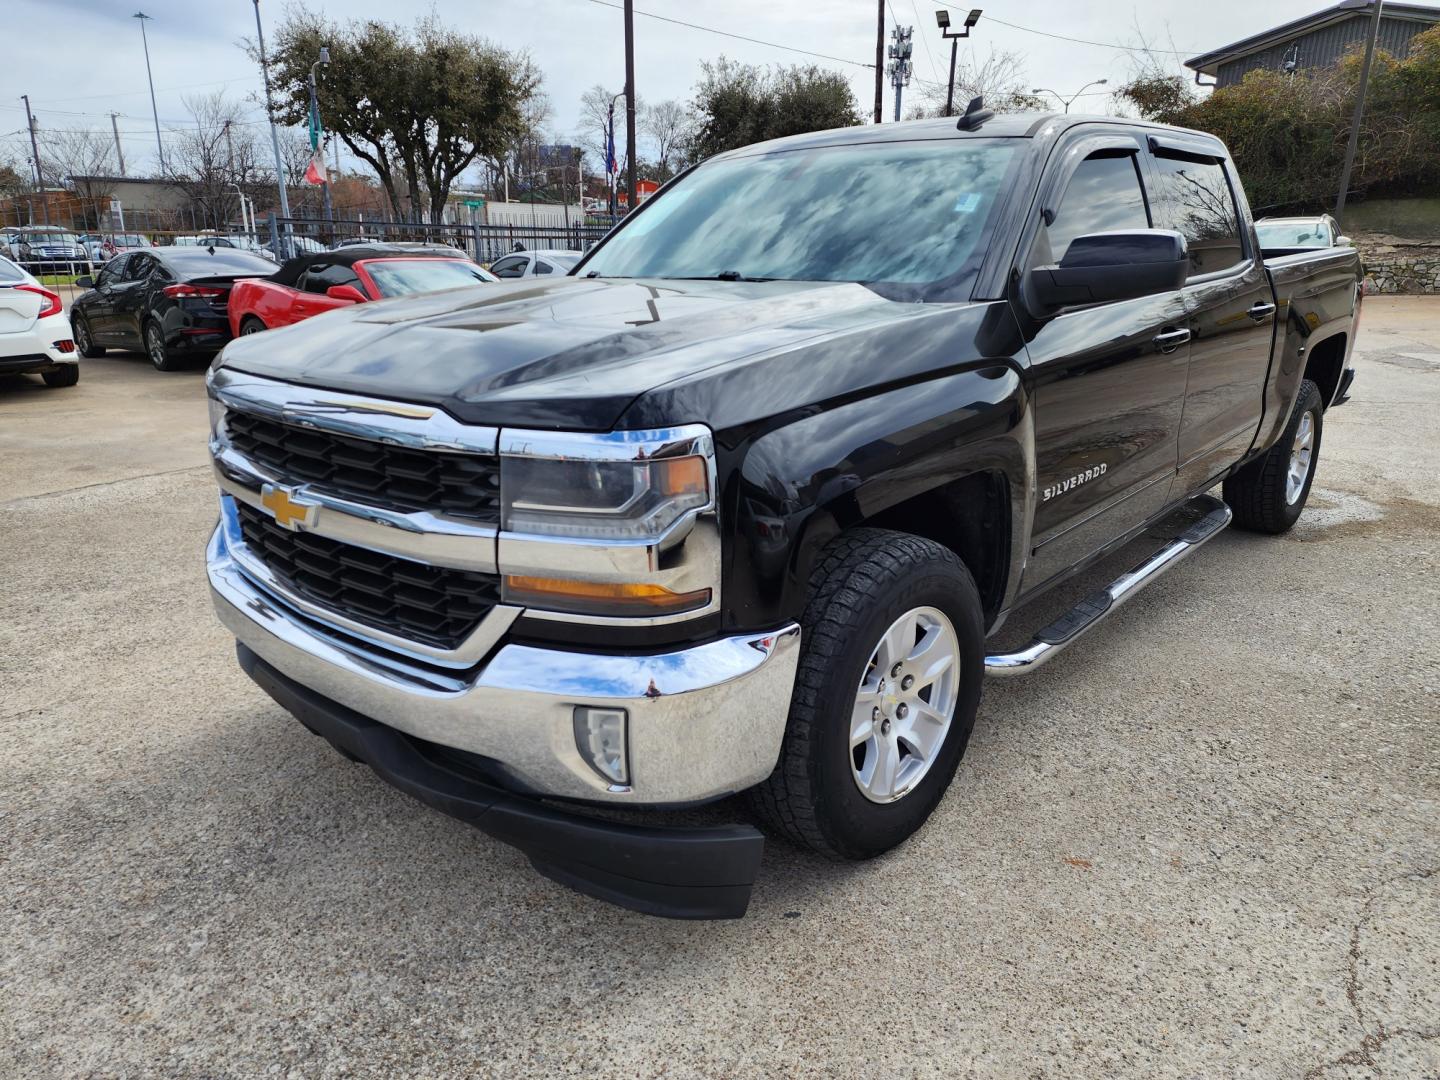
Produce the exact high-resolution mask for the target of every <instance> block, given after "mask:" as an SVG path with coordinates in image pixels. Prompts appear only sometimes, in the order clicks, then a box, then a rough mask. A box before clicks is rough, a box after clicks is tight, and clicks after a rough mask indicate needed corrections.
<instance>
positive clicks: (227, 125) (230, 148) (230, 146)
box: [166, 91, 260, 228]
mask: <svg viewBox="0 0 1440 1080" xmlns="http://www.w3.org/2000/svg"><path fill="white" fill-rule="evenodd" d="M182 101H183V102H184V104H185V109H186V111H187V112H189V114H190V120H191V123H190V124H189V125H186V126H184V127H179V128H172V129H171V130H172V133H173V134H174V136H175V138H174V139H173V140H172V141H171V145H170V152H169V154H168V155H167V156H166V164H167V165H168V166H169V167H170V170H171V173H172V176H171V178H170V179H171V181H172V182H173V183H174V184H176V186H178V187H180V188H181V189H182V190H184V191H185V192H186V193H187V194H188V195H189V196H190V197H191V199H193V200H194V202H195V207H196V209H197V211H199V213H200V215H201V216H202V217H203V218H204V220H205V221H206V222H207V223H208V224H210V225H213V226H214V227H216V228H221V227H223V226H224V224H225V223H226V222H227V221H229V220H230V219H232V218H238V217H239V216H240V209H239V208H240V201H239V196H238V195H237V194H236V192H235V187H234V185H236V184H244V183H247V182H248V183H250V184H252V185H253V184H254V182H255V181H257V180H259V179H260V175H259V174H260V169H259V166H258V161H259V155H258V149H259V147H258V142H257V139H256V136H255V134H254V132H253V129H252V128H251V127H250V126H249V125H248V124H247V123H246V122H245V121H244V120H243V119H242V118H241V115H240V111H239V108H238V106H237V105H236V104H235V103H234V102H232V101H231V100H230V99H229V98H228V97H226V95H225V92H224V91H216V92H215V93H213V94H200V95H196V96H193V97H186V98H183V99H182Z"/></svg>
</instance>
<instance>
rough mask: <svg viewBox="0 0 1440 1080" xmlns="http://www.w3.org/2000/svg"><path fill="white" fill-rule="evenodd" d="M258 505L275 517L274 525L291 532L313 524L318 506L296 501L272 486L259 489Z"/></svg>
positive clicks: (287, 493) (288, 494)
mask: <svg viewBox="0 0 1440 1080" xmlns="http://www.w3.org/2000/svg"><path fill="white" fill-rule="evenodd" d="M260 504H261V505H262V506H264V507H265V509H266V510H269V511H270V513H272V514H274V515H275V524H277V525H279V526H280V527H281V528H285V529H289V530H290V531H291V532H299V531H300V530H301V529H306V528H309V527H310V526H312V525H314V524H315V514H316V512H317V511H318V510H319V509H320V507H319V505H318V504H316V503H312V502H305V501H304V500H303V499H297V498H296V497H295V496H294V495H291V494H290V492H288V491H286V490H285V489H284V488H282V487H276V486H275V485H274V484H265V485H263V486H262V487H261V488H260Z"/></svg>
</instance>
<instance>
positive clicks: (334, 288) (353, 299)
mask: <svg viewBox="0 0 1440 1080" xmlns="http://www.w3.org/2000/svg"><path fill="white" fill-rule="evenodd" d="M325 295H326V296H328V297H330V299H331V300H345V301H348V302H349V303H351V304H363V303H365V301H367V300H369V299H370V298H369V297H368V296H366V295H365V294H364V293H362V292H361V291H360V290H359V289H357V288H356V287H355V286H354V285H331V286H330V287H329V288H328V289H326V290H325Z"/></svg>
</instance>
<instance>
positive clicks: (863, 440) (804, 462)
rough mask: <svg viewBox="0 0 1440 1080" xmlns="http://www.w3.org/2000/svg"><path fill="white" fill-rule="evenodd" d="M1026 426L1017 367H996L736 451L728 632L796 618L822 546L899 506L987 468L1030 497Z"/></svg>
mask: <svg viewBox="0 0 1440 1080" xmlns="http://www.w3.org/2000/svg"><path fill="white" fill-rule="evenodd" d="M1027 421H1028V410H1027V401H1026V397H1025V393H1024V388H1023V383H1022V380H1021V377H1020V375H1019V373H1018V371H1017V370H1016V368H1015V367H1014V366H1012V365H1011V364H1007V363H1000V362H993V361H992V362H987V363H985V364H983V365H982V366H976V367H973V368H969V369H965V370H962V371H959V372H956V373H953V374H949V375H945V376H941V377H938V378H934V379H929V380H926V381H923V382H916V383H912V384H910V385H907V386H901V387H897V388H894V389H890V390H887V391H884V392H882V393H879V394H876V395H874V396H870V397H866V398H863V399H860V400H856V401H851V402H849V403H846V404H843V405H839V406H837V407H835V408H831V409H826V410H824V411H819V412H812V413H810V414H808V415H804V416H802V417H800V418H799V419H796V420H794V421H793V422H791V423H788V424H786V425H785V426H783V427H780V428H777V429H774V430H771V431H768V432H765V433H764V434H762V435H760V436H758V437H757V438H755V439H754V440H753V441H752V442H749V443H748V444H745V445H743V446H742V447H740V448H738V451H739V453H740V454H741V460H740V463H739V466H738V468H737V469H735V470H734V472H733V473H731V474H730V475H731V476H732V480H731V486H732V487H733V490H731V491H729V492H727V493H726V496H727V498H726V502H727V505H729V506H730V507H731V508H732V516H731V520H732V521H733V522H734V523H735V524H734V528H733V529H732V530H731V536H732V537H733V543H731V544H730V545H729V551H728V554H727V558H726V568H725V583H724V588H723V592H722V595H723V596H724V598H725V601H724V602H725V621H726V623H727V625H732V626H760V627H763V626H771V625H776V624H779V623H781V622H785V621H789V620H795V619H798V618H799V617H800V615H801V612H802V610H803V608H804V605H805V594H806V587H807V583H808V581H809V577H810V574H811V571H812V569H813V568H814V564H815V560H816V557H817V555H818V553H819V552H820V551H821V550H822V549H823V548H824V546H825V545H826V544H827V543H828V542H829V541H830V540H831V539H833V538H834V537H835V536H836V535H838V534H839V533H840V532H842V531H843V530H845V529H848V528H853V527H854V526H857V525H861V524H864V523H865V522H866V521H869V520H871V519H873V518H875V517H877V516H879V515H880V514H883V513H884V512H885V511H887V510H889V509H891V508H892V507H895V506H898V505H899V504H901V503H903V502H906V501H908V500H910V499H914V498H916V497H918V496H923V495H925V494H926V493H927V492H931V491H935V490H936V489H938V488H941V487H943V486H944V485H946V484H949V483H951V482H953V481H955V480H959V479H961V478H963V477H965V476H969V475H972V474H974V473H977V472H983V471H997V472H1000V473H1002V474H1003V475H1004V476H1005V477H1006V479H1007V480H1008V482H1009V486H1010V490H1011V491H1012V492H1017V493H1019V492H1023V491H1025V490H1027V487H1026V484H1027V482H1028V477H1029V472H1030V470H1029V465H1028V460H1029V457H1028V454H1027V447H1028V443H1027V440H1026V438H1025V431H1026V424H1027ZM1023 513H1024V500H1023V499H1014V500H1012V515H1016V518H1015V519H1014V520H1012V522H1011V533H1010V535H1011V537H1012V544H1021V545H1022V547H1023V542H1024V540H1023V538H1024V537H1025V536H1026V535H1027V534H1028V529H1026V528H1025V527H1024V523H1023V521H1022V520H1019V518H1023ZM1012 554H1013V552H1012ZM1011 565H1012V566H1018V565H1019V562H1015V561H1012V563H1011Z"/></svg>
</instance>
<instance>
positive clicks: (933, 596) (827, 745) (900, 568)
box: [754, 529, 984, 859]
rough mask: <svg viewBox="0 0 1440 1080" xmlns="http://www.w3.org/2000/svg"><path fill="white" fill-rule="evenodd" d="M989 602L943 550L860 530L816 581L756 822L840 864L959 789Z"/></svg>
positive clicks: (839, 543)
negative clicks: (954, 786) (953, 787)
mask: <svg viewBox="0 0 1440 1080" xmlns="http://www.w3.org/2000/svg"><path fill="white" fill-rule="evenodd" d="M983 640H984V634H983V630H982V618H981V611H980V598H979V594H978V593H977V592H976V589H975V583H974V581H973V580H972V579H971V577H970V573H969V571H968V570H966V569H965V566H964V565H963V564H962V563H961V562H960V560H959V559H958V558H957V557H956V556H955V554H954V553H953V552H951V551H950V550H948V549H947V548H944V547H942V546H941V545H939V544H936V543H934V542H933V541H930V540H925V539H922V538H921V537H918V536H912V535H909V534H908V533H898V532H887V531H882V530H879V529H856V530H854V531H852V532H849V533H846V534H845V535H844V536H842V537H840V538H839V539H838V540H836V541H835V542H834V543H833V544H832V545H831V546H830V547H829V548H828V549H827V550H826V553H825V555H824V556H823V557H822V559H821V561H820V563H819V565H818V566H817V568H816V570H815V573H814V574H813V575H812V577H811V582H810V600H809V602H808V604H807V605H806V609H805V614H804V616H803V618H802V630H801V648H802V650H803V651H802V655H801V658H800V665H799V670H798V672H797V674H796V683H795V695H794V698H793V700H792V702H791V706H790V720H789V724H788V726H787V728H786V733H785V738H784V742H783V744H782V746H781V751H780V760H779V762H778V763H777V765H776V767H775V771H774V772H773V773H772V774H771V776H770V778H769V779H768V780H766V781H765V783H763V784H762V785H760V786H759V787H758V788H756V789H755V793H754V801H755V804H756V807H757V810H758V812H759V814H760V816H761V817H762V818H763V819H764V820H765V821H766V822H767V823H768V824H770V825H771V826H772V827H773V828H775V829H776V830H777V831H779V832H781V833H783V834H784V835H786V836H787V837H789V838H790V839H792V840H794V841H796V842H797V843H800V844H803V845H804V846H806V847H809V848H811V849H813V850H815V851H817V852H819V853H821V854H823V855H827V856H829V857H830V858H834V859H867V858H870V857H871V856H874V855H879V854H880V853H881V852H884V851H888V850H889V849H890V848H892V847H894V846H895V845H897V844H899V843H901V842H902V841H904V840H905V839H906V838H907V837H909V836H910V835H911V834H912V833H913V832H915V831H916V830H917V829H918V828H920V826H921V825H923V824H924V822H925V819H926V818H928V817H929V816H930V813H931V811H932V810H934V808H935V806H936V804H937V803H939V801H940V798H941V796H943V795H944V794H945V789H946V788H947V787H949V785H950V780H951V778H952V777H953V776H954V775H955V769H956V767H957V766H958V765H959V763H960V757H961V755H962V754H964V752H965V745H966V743H968V742H969V740H970V731H971V728H972V727H973V726H974V723H975V711H976V708H977V707H978V705H979V702H980V683H981V678H982V675H983V670H984V668H983V665H984V654H983Z"/></svg>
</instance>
